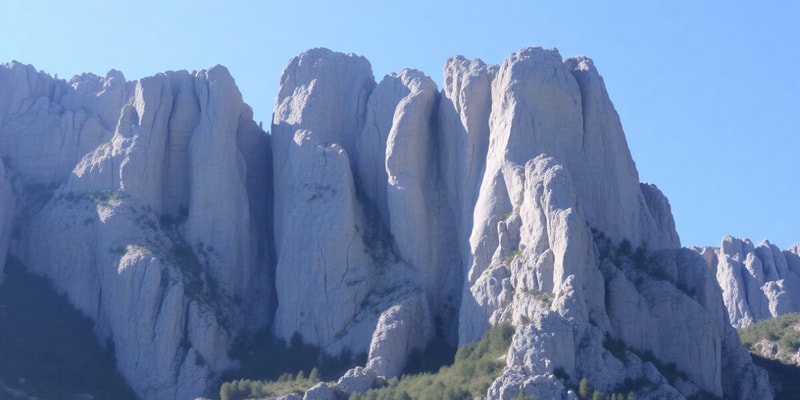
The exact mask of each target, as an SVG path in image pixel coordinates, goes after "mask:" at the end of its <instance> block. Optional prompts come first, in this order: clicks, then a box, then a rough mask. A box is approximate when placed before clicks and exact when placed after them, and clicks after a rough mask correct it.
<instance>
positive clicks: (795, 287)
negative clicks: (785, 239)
mask: <svg viewBox="0 0 800 400" xmlns="http://www.w3.org/2000/svg"><path fill="white" fill-rule="evenodd" d="M697 251H698V252H699V253H700V255H701V256H702V257H703V258H704V259H705V261H706V263H707V264H708V267H709V268H711V270H712V273H714V274H715V275H716V278H717V281H718V282H719V286H720V287H721V288H722V297H723V300H724V302H725V307H726V308H727V310H728V318H730V321H731V324H732V325H733V326H734V327H736V328H744V327H746V326H748V325H750V324H751V323H753V322H757V321H760V320H762V319H766V318H772V317H777V316H779V315H783V314H787V313H791V312H798V311H800V244H799V245H795V246H794V247H792V248H789V249H787V250H781V249H779V248H778V247H776V246H775V245H773V244H771V243H769V242H768V241H764V242H762V243H761V244H759V245H758V246H754V245H753V243H752V242H751V241H750V240H749V239H737V238H734V237H730V236H728V237H726V238H724V239H723V240H722V244H721V245H720V247H717V248H714V247H706V248H702V249H697Z"/></svg>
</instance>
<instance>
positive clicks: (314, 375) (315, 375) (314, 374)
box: [308, 367, 320, 383]
mask: <svg viewBox="0 0 800 400" xmlns="http://www.w3.org/2000/svg"><path fill="white" fill-rule="evenodd" d="M308 380H310V381H311V382H313V383H318V382H319V380H320V379H319V369H317V367H314V368H312V369H311V372H309V373H308Z"/></svg>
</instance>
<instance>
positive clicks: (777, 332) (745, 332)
mask: <svg viewBox="0 0 800 400" xmlns="http://www.w3.org/2000/svg"><path fill="white" fill-rule="evenodd" d="M739 337H741V339H742V344H743V345H745V347H747V348H748V349H750V350H753V346H754V345H755V344H756V343H758V342H761V341H768V342H774V343H775V344H777V345H778V347H779V351H778V354H777V355H776V356H777V357H776V358H785V357H787V356H790V355H792V354H796V353H797V352H798V351H800V313H792V314H784V315H781V316H780V317H775V318H769V319H765V320H763V321H759V322H756V323H754V324H751V325H750V326H748V327H746V328H743V329H741V330H739Z"/></svg>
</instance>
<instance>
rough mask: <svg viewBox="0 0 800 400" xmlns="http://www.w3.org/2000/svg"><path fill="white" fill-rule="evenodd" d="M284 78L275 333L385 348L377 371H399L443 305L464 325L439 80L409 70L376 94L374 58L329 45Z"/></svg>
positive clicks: (333, 348) (339, 345)
mask: <svg viewBox="0 0 800 400" xmlns="http://www.w3.org/2000/svg"><path fill="white" fill-rule="evenodd" d="M343 77H345V79H343ZM281 82H282V85H281V89H280V91H279V95H278V100H277V104H276V109H275V114H274V119H273V125H272V134H273V141H274V144H275V149H276V152H275V165H276V168H275V193H276V195H275V210H276V211H275V215H276V220H275V237H276V238H277V257H278V258H277V266H276V288H277V295H278V309H277V311H276V315H275V325H274V331H275V333H276V334H277V335H278V336H279V337H283V338H286V339H288V338H290V337H292V336H293V335H294V334H295V333H298V334H300V335H301V337H302V338H303V340H304V341H306V342H308V343H311V344H314V345H318V346H321V347H322V348H323V349H324V350H325V351H326V352H328V353H331V354H339V353H340V352H341V351H342V350H343V349H345V348H347V349H349V350H351V351H353V352H355V353H360V352H367V351H370V353H373V347H375V346H371V345H370V342H372V343H373V344H375V343H376V340H377V341H378V342H377V343H378V345H377V347H375V348H377V349H381V350H380V351H377V350H376V351H377V352H376V353H375V359H373V361H374V364H375V365H380V367H379V368H378V370H379V371H381V373H390V375H392V376H393V375H396V374H398V373H399V372H400V370H401V369H402V367H403V365H404V364H405V357H406V356H407V354H408V353H409V352H410V351H412V350H413V349H421V348H422V347H423V346H424V345H425V344H426V343H427V341H428V340H429V339H430V338H431V337H432V335H433V328H432V320H433V318H432V317H431V315H433V314H436V315H438V316H443V315H445V313H444V312H443V311H441V310H444V309H445V308H447V309H448V310H449V311H450V312H449V313H448V314H447V315H448V318H449V322H450V323H453V322H454V318H453V315H454V312H453V311H454V310H455V309H456V307H457V304H455V302H454V299H455V297H454V294H455V293H457V292H458V290H460V287H459V285H458V283H457V282H458V273H457V271H458V263H457V260H458V258H457V256H453V255H452V252H448V251H446V249H447V247H446V246H445V244H446V243H450V242H451V241H453V240H454V236H453V235H452V234H451V233H450V232H451V231H450V230H449V229H451V227H452V219H451V220H447V217H448V216H449V214H447V213H446V212H445V211H444V209H445V203H444V201H443V194H442V193H441V192H440V191H437V190H434V188H435V187H436V184H437V177H438V175H437V173H436V171H437V169H436V167H435V162H434V160H435V157H434V149H435V147H434V144H435V142H434V135H433V131H432V129H433V127H432V126H431V120H432V118H433V116H432V115H433V109H434V105H435V104H436V100H437V98H438V93H437V91H436V86H435V84H434V83H433V82H432V81H431V79H430V78H428V77H426V76H424V75H422V74H421V73H419V72H416V71H411V70H406V71H403V72H402V73H401V74H399V75H389V76H387V77H385V78H384V80H383V81H382V82H381V83H380V84H379V85H377V86H376V85H375V82H374V78H373V77H372V72H371V70H370V66H369V63H368V62H367V61H366V60H365V59H363V58H361V57H356V56H354V55H345V54H340V53H333V52H331V51H329V50H325V49H315V50H312V51H309V52H307V53H304V54H302V55H300V56H299V57H297V58H295V59H293V60H291V61H290V62H289V65H287V67H286V70H285V71H284V74H283V78H282V79H281ZM343 82H346V84H344V83H343ZM332 104H335V106H334V107H331V105H332ZM311 226H313V227H315V229H309V227H311ZM453 243H454V242H453ZM299 246H301V247H299ZM308 246H311V248H310V249H309V248H308ZM307 293H319V294H320V295H319V296H308V295H307ZM420 293H423V297H422V298H421V299H420V298H419V294H420ZM446 294H450V295H451V296H450V297H449V298H448V297H447V296H446ZM331 300H333V301H331ZM403 304H406V305H403ZM409 304H414V305H409ZM394 307H400V308H399V309H395V308H394ZM408 307H411V309H412V310H413V312H414V313H415V314H414V315H413V316H414V319H413V320H405V321H402V322H401V323H400V324H399V325H398V324H397V322H398V321H397V318H395V317H391V316H392V315H395V314H396V313H397V312H401V314H402V315H403V316H409V313H408V312H409V311H406V308H408ZM401 310H402V311H401ZM437 311H438V313H437ZM387 313H388V314H387ZM382 314H383V315H384V316H383V317H381V321H385V318H390V320H391V322H386V323H380V322H379V318H378V317H379V316H381V315H382ZM387 315H389V317H387ZM424 316H428V317H427V318H424ZM376 324H378V326H383V327H384V328H379V329H378V331H377V332H382V333H380V334H379V333H377V332H376V333H375V335H378V337H383V336H382V335H388V336H387V337H390V338H392V339H391V340H388V342H386V341H382V340H380V339H376V336H373V331H375V330H376ZM420 324H422V325H420ZM409 335H418V336H415V337H414V338H413V339H410V337H409ZM370 338H372V340H370ZM395 340H397V341H396V342H395ZM406 341H407V343H406ZM398 346H399V347H398ZM397 348H400V349H401V350H400V351H399V352H397V351H396V349H397ZM387 352H389V353H391V356H392V357H391V359H386V358H383V357H382V356H386V355H387V354H388V353H387ZM384 353H386V354H384ZM381 360H382V361H381ZM387 362H388V363H389V364H388V365H387V364H386V363H387ZM376 368H377V367H376Z"/></svg>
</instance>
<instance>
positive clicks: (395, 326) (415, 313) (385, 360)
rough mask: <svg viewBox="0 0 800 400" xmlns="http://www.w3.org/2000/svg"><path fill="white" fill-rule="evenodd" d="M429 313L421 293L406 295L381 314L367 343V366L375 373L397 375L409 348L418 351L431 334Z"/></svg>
mask: <svg viewBox="0 0 800 400" xmlns="http://www.w3.org/2000/svg"><path fill="white" fill-rule="evenodd" d="M434 333H435V332H434V325H433V315H432V313H431V310H430V306H429V305H428V300H427V297H426V296H425V295H424V294H420V295H417V296H413V297H410V298H409V299H408V300H406V301H405V302H403V303H400V304H397V305H394V306H392V307H390V308H389V309H388V310H386V311H384V312H383V313H382V314H381V317H380V319H379V320H378V324H377V326H376V327H375V332H374V333H373V334H372V341H371V343H370V346H369V359H368V361H367V369H369V370H371V371H373V373H374V374H376V375H377V376H383V377H387V378H392V377H395V376H399V375H400V373H401V372H403V368H404V367H405V365H406V361H407V359H408V355H409V353H410V352H411V351H414V350H417V351H422V350H424V349H425V345H427V344H428V341H430V340H431V339H432V338H433V336H434Z"/></svg>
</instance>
